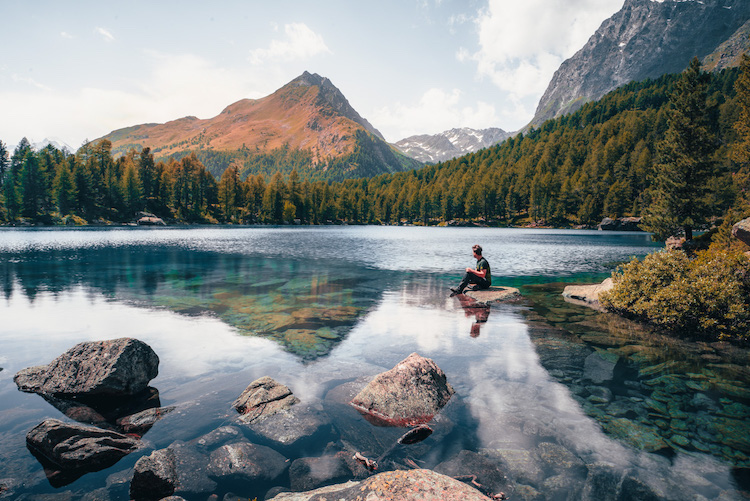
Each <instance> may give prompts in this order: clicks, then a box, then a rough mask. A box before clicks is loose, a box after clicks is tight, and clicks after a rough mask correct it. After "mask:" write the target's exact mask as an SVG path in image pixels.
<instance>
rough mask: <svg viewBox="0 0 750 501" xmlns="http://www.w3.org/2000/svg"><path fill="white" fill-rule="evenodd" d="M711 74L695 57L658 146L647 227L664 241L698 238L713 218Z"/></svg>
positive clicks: (678, 87) (672, 100)
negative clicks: (710, 194) (698, 230)
mask: <svg viewBox="0 0 750 501" xmlns="http://www.w3.org/2000/svg"><path fill="white" fill-rule="evenodd" d="M709 81H710V75H709V74H708V73H706V72H704V71H702V70H701V65H700V61H698V59H697V58H693V60H692V61H691V62H690V65H689V66H688V68H687V69H686V70H685V71H684V72H683V73H682V76H681V78H680V79H679V80H678V81H677V83H676V84H675V89H674V91H673V92H672V95H671V96H670V109H669V117H668V128H667V131H666V133H665V136H664V139H663V140H662V141H661V142H659V144H658V158H657V164H656V165H655V170H656V179H655V182H654V189H653V193H652V196H653V203H652V205H651V206H650V207H649V210H648V215H647V216H646V218H645V220H644V222H645V226H646V228H647V229H648V230H650V231H652V232H653V233H654V237H655V238H656V239H658V240H665V239H666V238H667V237H669V236H670V235H674V234H675V233H676V232H679V231H682V232H684V235H685V239H686V240H691V239H692V238H693V229H694V228H696V227H697V226H700V225H701V224H704V223H705V222H706V221H707V219H708V217H709V216H710V215H711V211H712V209H713V207H711V206H710V204H709V202H708V200H707V195H708V189H709V184H708V182H709V180H710V179H711V178H712V177H713V176H715V175H716V172H715V170H716V167H717V166H716V164H715V162H713V160H712V158H711V156H712V154H713V152H714V151H715V149H716V146H717V145H716V139H715V137H714V134H713V131H712V128H711V124H710V110H709V107H708V104H707V102H706V100H707V94H708V84H709Z"/></svg>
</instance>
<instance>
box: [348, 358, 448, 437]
mask: <svg viewBox="0 0 750 501" xmlns="http://www.w3.org/2000/svg"><path fill="white" fill-rule="evenodd" d="M453 393H455V392H454V390H453V388H452V387H451V385H450V384H448V381H447V380H446V377H445V373H444V372H443V371H442V369H440V367H438V366H437V364H435V362H433V361H432V360H430V359H429V358H424V357H422V356H420V355H418V354H417V353H412V354H411V355H409V356H408V357H407V358H406V359H404V360H402V361H401V362H399V363H398V365H396V367H394V368H393V369H391V370H389V371H387V372H383V373H382V374H378V375H377V376H375V378H374V379H373V380H372V381H370V383H369V384H368V385H367V386H366V387H365V388H364V389H363V390H362V391H360V392H359V394H358V395H357V396H355V397H354V398H353V399H352V401H351V402H350V405H352V406H353V407H354V408H355V409H357V410H358V411H359V412H360V413H361V414H362V415H363V416H364V417H365V419H367V420H368V421H370V422H371V423H373V424H376V425H378V426H416V425H420V424H424V423H428V422H429V421H430V420H432V418H433V416H434V415H435V414H437V413H438V412H440V409H442V408H443V406H445V404H447V403H448V400H450V398H451V396H452V395H453Z"/></svg>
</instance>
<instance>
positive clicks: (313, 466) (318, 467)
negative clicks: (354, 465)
mask: <svg viewBox="0 0 750 501" xmlns="http://www.w3.org/2000/svg"><path fill="white" fill-rule="evenodd" d="M351 478H352V472H351V470H350V469H349V467H348V466H347V463H346V460H345V459H344V458H343V457H342V455H341V454H338V455H332V456H330V455H329V456H322V457H316V458H299V459H295V460H294V461H293V462H292V465H291V466H290V467H289V479H290V482H291V486H292V490H293V491H309V490H312V489H317V488H318V487H323V486H325V485H331V484H336V483H342V482H345V481H347V480H349V479H351Z"/></svg>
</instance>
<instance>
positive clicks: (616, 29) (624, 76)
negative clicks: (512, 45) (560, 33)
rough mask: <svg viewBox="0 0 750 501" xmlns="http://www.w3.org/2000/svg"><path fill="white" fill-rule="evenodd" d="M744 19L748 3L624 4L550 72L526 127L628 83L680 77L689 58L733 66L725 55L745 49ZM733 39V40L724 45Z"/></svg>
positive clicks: (631, 0) (668, 0)
mask: <svg viewBox="0 0 750 501" xmlns="http://www.w3.org/2000/svg"><path fill="white" fill-rule="evenodd" d="M748 19H750V1H748V0H625V4H624V5H623V7H622V9H621V10H620V11H619V12H617V13H616V14H615V15H613V16H612V17H610V18H609V19H607V20H606V21H604V22H603V23H602V25H601V26H600V27H599V29H598V30H597V31H596V33H594V34H593V35H592V36H591V38H589V40H588V42H587V43H586V45H585V46H584V47H583V48H582V49H581V50H579V51H578V52H577V53H576V54H575V55H574V56H573V57H571V58H570V59H568V60H566V61H565V62H563V63H562V65H561V66H560V68H559V69H558V70H557V71H556V72H555V75H554V76H553V77H552V81H551V82H550V84H549V86H548V87H547V90H546V92H545V93H544V95H543V96H542V99H541V100H540V101H539V105H538V106H537V109H536V113H535V115H534V118H533V119H532V121H531V124H530V125H533V126H537V127H538V126H539V125H541V124H542V123H544V122H545V121H546V120H549V119H550V118H555V117H559V116H561V115H565V114H569V113H572V112H574V111H576V110H577V109H579V108H580V107H581V106H582V105H583V104H584V103H586V102H588V101H596V100H598V99H599V98H601V97H602V96H604V95H605V94H606V93H608V92H610V91H612V90H614V89H616V88H617V87H619V86H621V85H624V84H626V83H629V82H631V81H634V80H635V81H641V80H645V79H647V78H657V77H660V76H661V75H664V74H666V73H680V72H682V71H683V70H684V69H685V68H687V66H688V63H689V62H690V60H691V59H692V58H693V57H698V58H699V59H701V60H703V59H704V58H706V57H707V56H712V57H714V58H716V59H718V60H723V61H724V63H725V64H727V63H729V60H735V61H736V59H737V58H738V57H739V55H738V54H736V52H735V54H734V55H732V56H728V53H729V52H731V51H738V50H739V51H741V50H742V49H741V47H742V46H743V45H744V47H745V49H746V48H747V45H746V42H747V36H746V35H745V39H744V42H745V44H743V43H742V42H743V40H742V33H743V31H742V30H745V32H744V33H745V34H746V33H747V26H746V22H747V21H748ZM733 37H735V39H738V40H736V42H735V43H731V42H729V41H730V40H731V39H732V38H733ZM725 43H727V45H724V44H725ZM722 47H724V48H723V49H722ZM722 50H724V51H726V52H725V53H722ZM740 54H741V52H740ZM735 64H736V63H735ZM714 67H715V68H719V69H720V68H723V67H725V66H724V65H721V66H720V65H719V64H718V63H717V64H715V65H714Z"/></svg>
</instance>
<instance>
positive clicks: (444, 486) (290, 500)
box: [271, 469, 490, 501]
mask: <svg viewBox="0 0 750 501" xmlns="http://www.w3.org/2000/svg"><path fill="white" fill-rule="evenodd" d="M271 499H273V501H312V500H318V499H336V500H337V501H354V500H362V499H367V500H371V501H379V500H386V499H398V500H399V501H417V500H419V501H487V500H489V499H490V498H488V497H487V496H485V495H484V494H482V493H481V492H479V491H478V490H477V489H474V488H472V487H469V486H468V485H466V484H464V483H462V482H460V481H458V480H456V479H454V478H451V477H449V476H446V475H441V474H440V473H436V472H434V471H431V470H424V469H419V470H409V471H404V470H399V471H389V472H384V473H379V474H377V475H374V476H372V477H370V478H368V479H367V480H363V481H361V482H347V483H345V484H337V485H332V486H328V487H321V488H319V489H316V490H313V491H308V492H283V493H281V494H278V495H277V496H275V497H273V498H271Z"/></svg>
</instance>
